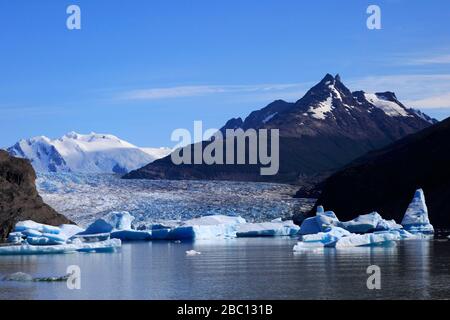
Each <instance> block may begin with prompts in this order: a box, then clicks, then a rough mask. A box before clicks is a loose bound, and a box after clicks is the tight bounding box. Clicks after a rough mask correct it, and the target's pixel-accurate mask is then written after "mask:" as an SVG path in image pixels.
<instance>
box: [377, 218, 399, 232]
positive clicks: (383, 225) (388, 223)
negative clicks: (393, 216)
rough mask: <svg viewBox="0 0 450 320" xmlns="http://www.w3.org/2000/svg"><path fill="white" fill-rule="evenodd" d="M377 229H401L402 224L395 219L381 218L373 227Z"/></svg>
mask: <svg viewBox="0 0 450 320" xmlns="http://www.w3.org/2000/svg"><path fill="white" fill-rule="evenodd" d="M375 229H376V230H377V231H383V230H400V229H403V226H402V225H401V224H398V223H397V222H395V220H384V219H381V220H380V221H379V222H378V224H377V227H376V228H375Z"/></svg>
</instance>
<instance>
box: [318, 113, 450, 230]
mask: <svg viewBox="0 0 450 320" xmlns="http://www.w3.org/2000/svg"><path fill="white" fill-rule="evenodd" d="M449 141H450V118H448V119H446V120H444V121H442V122H441V123H438V124H435V125H434V126H432V127H429V128H427V129H425V130H423V131H421V132H418V133H416V134H413V135H410V136H408V137H406V138H404V139H401V140H399V141H397V142H395V143H393V144H391V145H389V146H388V147H385V148H383V149H380V150H376V151H373V152H370V153H368V154H367V155H365V156H363V157H361V158H359V159H357V160H355V161H354V162H353V163H351V164H349V165H348V166H346V167H345V168H344V169H342V170H340V171H338V172H336V173H335V174H333V175H332V176H330V177H329V178H328V179H326V180H325V181H324V182H323V185H322V186H320V188H321V189H322V190H323V191H322V194H321V196H320V197H319V199H318V201H317V205H319V204H320V205H324V206H325V208H326V209H329V210H334V211H335V212H336V214H337V216H338V217H339V218H340V219H341V220H350V219H353V218H354V217H356V216H357V215H359V214H365V213H369V212H372V211H377V212H379V213H380V214H381V215H382V216H383V217H384V218H387V219H395V220H396V221H398V222H400V221H401V220H402V218H403V215H404V213H405V211H406V208H407V207H408V204H409V202H410V201H411V199H412V197H413V195H414V192H415V190H416V189H418V188H422V189H423V190H424V193H425V198H426V202H427V205H428V209H429V216H430V220H431V223H432V224H433V225H434V226H435V227H437V228H450V201H449V199H450V166H449V164H450V144H449ZM313 212H315V211H314V210H313Z"/></svg>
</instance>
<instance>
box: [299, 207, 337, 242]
mask: <svg viewBox="0 0 450 320" xmlns="http://www.w3.org/2000/svg"><path fill="white" fill-rule="evenodd" d="M341 225H342V224H341V222H340V221H339V219H338V218H337V216H336V214H335V213H334V212H333V211H325V210H324V209H323V207H322V206H319V207H317V212H316V215H315V216H314V217H310V218H306V219H305V220H303V222H302V224H301V226H300V230H299V232H298V233H299V234H300V235H308V234H316V233H319V232H325V231H327V230H328V229H329V228H330V227H341Z"/></svg>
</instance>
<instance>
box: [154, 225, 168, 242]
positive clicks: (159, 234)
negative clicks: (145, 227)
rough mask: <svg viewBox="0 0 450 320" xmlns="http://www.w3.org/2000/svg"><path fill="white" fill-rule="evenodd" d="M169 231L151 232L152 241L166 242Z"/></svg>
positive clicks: (156, 230)
mask: <svg viewBox="0 0 450 320" xmlns="http://www.w3.org/2000/svg"><path fill="white" fill-rule="evenodd" d="M169 234H170V229H167V228H164V229H155V230H152V240H166V239H169Z"/></svg>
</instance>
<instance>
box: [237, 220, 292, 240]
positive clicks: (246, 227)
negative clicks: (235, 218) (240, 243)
mask: <svg viewBox="0 0 450 320" xmlns="http://www.w3.org/2000/svg"><path fill="white" fill-rule="evenodd" d="M299 230H300V227H299V226H297V225H295V224H294V222H293V221H292V220H289V221H281V219H276V220H272V221H271V222H261V223H244V224H239V226H238V227H237V231H236V236H237V237H238V238H251V237H286V236H295V235H297V234H298V231H299Z"/></svg>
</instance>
